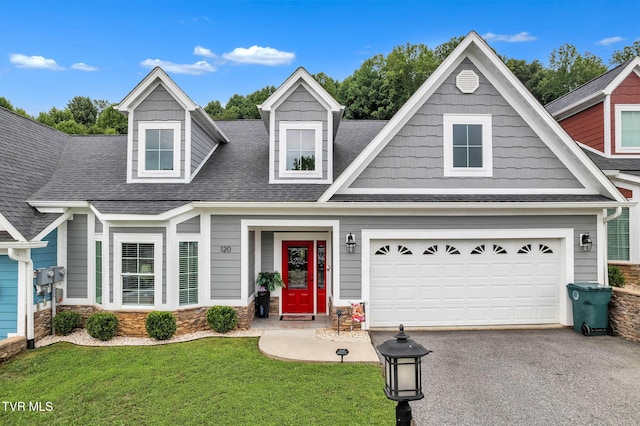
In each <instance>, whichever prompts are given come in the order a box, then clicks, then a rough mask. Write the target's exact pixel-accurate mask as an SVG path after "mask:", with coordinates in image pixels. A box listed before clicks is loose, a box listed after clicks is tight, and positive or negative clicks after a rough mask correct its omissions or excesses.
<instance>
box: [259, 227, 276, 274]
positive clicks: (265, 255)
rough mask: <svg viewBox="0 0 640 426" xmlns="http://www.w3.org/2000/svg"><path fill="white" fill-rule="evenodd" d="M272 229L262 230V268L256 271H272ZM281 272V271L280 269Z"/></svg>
mask: <svg viewBox="0 0 640 426" xmlns="http://www.w3.org/2000/svg"><path fill="white" fill-rule="evenodd" d="M273 240H274V233H273V231H269V232H266V231H263V232H262V260H261V264H262V269H261V270H260V271H258V272H262V271H264V272H273V256H274V253H273ZM280 272H282V271H280Z"/></svg>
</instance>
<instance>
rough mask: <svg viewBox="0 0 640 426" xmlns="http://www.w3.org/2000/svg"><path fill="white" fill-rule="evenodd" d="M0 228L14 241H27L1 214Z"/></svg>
mask: <svg viewBox="0 0 640 426" xmlns="http://www.w3.org/2000/svg"><path fill="white" fill-rule="evenodd" d="M0 228H2V229H4V230H5V231H7V232H8V233H9V235H11V238H13V239H14V240H16V241H27V239H26V238H25V237H24V236H23V235H22V234H21V233H20V231H18V230H17V229H16V228H15V226H13V224H12V223H11V222H9V221H8V220H7V218H6V217H4V215H3V214H2V213H0Z"/></svg>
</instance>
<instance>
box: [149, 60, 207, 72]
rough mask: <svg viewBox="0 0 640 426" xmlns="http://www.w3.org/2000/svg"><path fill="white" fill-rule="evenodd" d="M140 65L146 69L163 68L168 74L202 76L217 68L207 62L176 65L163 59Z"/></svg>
mask: <svg viewBox="0 0 640 426" xmlns="http://www.w3.org/2000/svg"><path fill="white" fill-rule="evenodd" d="M140 65H142V66H143V67H145V68H155V67H161V68H162V69H163V70H165V71H167V72H172V73H175V74H190V75H202V74H206V73H209V72H214V71H215V70H216V68H215V67H214V66H212V65H211V64H210V63H209V62H207V61H198V62H196V63H195V64H176V63H174V62H169V61H163V60H161V59H145V60H144V61H142V62H141V63H140Z"/></svg>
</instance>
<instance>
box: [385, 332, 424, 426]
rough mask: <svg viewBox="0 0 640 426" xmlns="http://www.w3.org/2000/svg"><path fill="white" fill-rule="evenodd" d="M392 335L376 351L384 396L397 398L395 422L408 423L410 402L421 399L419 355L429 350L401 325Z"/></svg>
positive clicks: (422, 396) (399, 423)
mask: <svg viewBox="0 0 640 426" xmlns="http://www.w3.org/2000/svg"><path fill="white" fill-rule="evenodd" d="M394 337H395V338H396V339H395V340H387V341H386V342H384V343H382V344H381V345H380V346H378V351H379V352H380V354H381V355H382V356H383V357H384V372H385V387H384V393H385V394H386V395H387V398H389V399H391V400H393V401H398V406H397V408H396V420H397V424H398V425H404V424H410V422H411V407H410V406H409V401H415V400H418V399H422V398H424V394H423V393H422V368H421V366H422V357H423V356H425V355H427V354H429V353H431V351H430V350H428V349H425V347H424V346H422V345H421V344H419V343H416V342H414V341H413V340H411V339H409V335H407V334H405V333H404V326H403V325H400V332H399V333H398V334H396V335H395V336H394Z"/></svg>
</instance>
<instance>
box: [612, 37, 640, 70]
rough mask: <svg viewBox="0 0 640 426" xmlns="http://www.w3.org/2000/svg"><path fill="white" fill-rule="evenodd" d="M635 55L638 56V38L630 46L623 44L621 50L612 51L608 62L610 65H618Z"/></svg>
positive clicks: (639, 43) (639, 52)
mask: <svg viewBox="0 0 640 426" xmlns="http://www.w3.org/2000/svg"><path fill="white" fill-rule="evenodd" d="M636 56H640V40H636V41H634V42H633V44H632V45H631V46H625V47H624V48H623V49H622V50H616V51H615V52H613V54H612V55H611V59H610V60H609V63H610V64H611V65H620V64H622V63H624V62H626V61H628V60H629V59H633V58H635V57H636Z"/></svg>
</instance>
